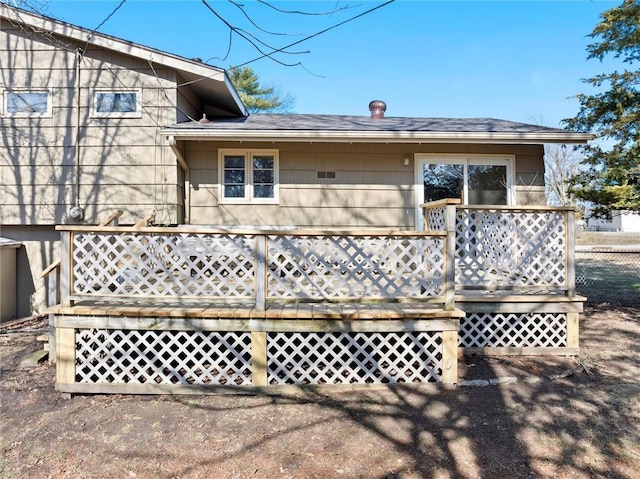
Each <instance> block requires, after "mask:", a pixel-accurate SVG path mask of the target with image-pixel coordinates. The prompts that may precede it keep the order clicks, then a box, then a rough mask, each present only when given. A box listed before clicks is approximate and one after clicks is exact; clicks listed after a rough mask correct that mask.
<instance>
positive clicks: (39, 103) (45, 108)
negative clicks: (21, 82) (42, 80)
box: [2, 90, 51, 117]
mask: <svg viewBox="0 0 640 479" xmlns="http://www.w3.org/2000/svg"><path fill="white" fill-rule="evenodd" d="M3 96H4V98H3V99H4V102H3V109H2V110H3V112H2V113H3V114H4V115H6V116H24V117H27V116H51V94H50V92H49V91H48V90H6V91H5V92H4V95H3Z"/></svg>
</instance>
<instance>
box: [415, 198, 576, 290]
mask: <svg viewBox="0 0 640 479" xmlns="http://www.w3.org/2000/svg"><path fill="white" fill-rule="evenodd" d="M422 207H423V218H424V227H425V230H427V231H442V230H445V231H448V232H451V231H454V232H455V238H456V239H455V242H456V246H455V257H456V266H455V271H456V289H457V291H459V292H460V291H463V290H474V289H481V290H488V291H497V290H511V291H519V292H525V293H526V292H527V291H528V292H530V293H535V292H541V291H542V292H544V291H546V292H551V293H558V292H561V293H563V294H565V295H566V296H569V297H572V296H575V295H576V290H575V255H574V249H575V213H576V210H575V208H573V207H554V206H528V205H525V206H511V205H509V206H506V205H462V204H460V202H459V200H455V201H450V200H440V201H436V202H431V203H425V204H424V205H422ZM451 215H454V216H455V222H454V223H452V222H451V220H449V221H448V222H447V221H446V217H450V216H451Z"/></svg>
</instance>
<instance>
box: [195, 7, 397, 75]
mask: <svg viewBox="0 0 640 479" xmlns="http://www.w3.org/2000/svg"><path fill="white" fill-rule="evenodd" d="M202 1H203V2H205V0H202ZM395 1H396V0H388V1H387V2H384V3H381V4H380V5H377V6H375V7H373V8H370V9H369V10H367V11H365V12H361V13H359V14H358V15H355V16H353V17H351V18H348V19H346V20H344V21H342V22H339V23H336V24H335V25H332V26H330V27H328V28H325V29H324V30H320V31H319V32H316V33H313V34H311V35H309V36H308V37H305V38H303V39H301V40H298V41H296V42H293V43H290V44H289V45H286V46H284V47H282V48H278V49H274V50H273V52H271V53H263V52H262V51H260V50H258V51H260V53H263V54H262V55H261V56H259V57H256V58H254V59H253V60H249V61H246V62H244V63H241V64H240V65H235V66H236V68H239V67H243V66H245V65H248V64H249V63H253V62H256V61H258V60H262V59H263V58H271V59H272V60H274V61H278V60H276V59H275V58H272V55H274V54H275V53H280V52H283V51H284V50H286V49H287V48H291V47H293V46H295V45H299V44H300V43H302V42H306V41H307V40H311V39H312V38H315V37H317V36H320V35H322V34H324V33H327V32H328V31H330V30H333V29H334V28H338V27H340V26H342V25H344V24H346V23H349V22H352V21H353V20H356V19H358V18H360V17H363V16H365V15H368V14H369V13H371V12H374V11H376V10H378V9H380V8H382V7H386V6H387V5H389V4H391V3H394V2H395ZM284 53H287V52H284ZM278 63H280V62H278ZM296 65H301V64H300V63H298V64H296ZM296 65H289V66H296Z"/></svg>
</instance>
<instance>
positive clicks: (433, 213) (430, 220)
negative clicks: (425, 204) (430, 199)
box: [424, 207, 447, 231]
mask: <svg viewBox="0 0 640 479" xmlns="http://www.w3.org/2000/svg"><path fill="white" fill-rule="evenodd" d="M446 211H447V210H446V208H445V207H439V208H425V209H424V215H425V225H424V229H425V230H427V231H445V230H446Z"/></svg>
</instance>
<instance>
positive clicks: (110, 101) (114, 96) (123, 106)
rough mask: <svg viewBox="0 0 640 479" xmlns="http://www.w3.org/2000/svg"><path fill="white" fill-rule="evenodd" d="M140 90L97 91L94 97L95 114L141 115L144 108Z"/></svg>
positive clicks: (119, 116)
mask: <svg viewBox="0 0 640 479" xmlns="http://www.w3.org/2000/svg"><path fill="white" fill-rule="evenodd" d="M139 96H140V93H139V92H138V91H97V92H96V94H95V97H94V108H93V115H94V116H106V117H118V118H127V117H140V116H141V115H142V110H141V109H140V102H139Z"/></svg>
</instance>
